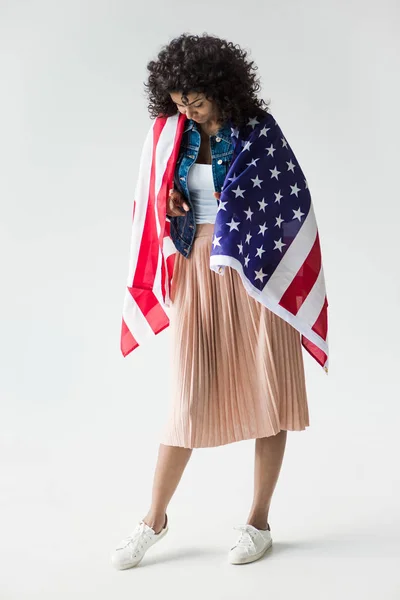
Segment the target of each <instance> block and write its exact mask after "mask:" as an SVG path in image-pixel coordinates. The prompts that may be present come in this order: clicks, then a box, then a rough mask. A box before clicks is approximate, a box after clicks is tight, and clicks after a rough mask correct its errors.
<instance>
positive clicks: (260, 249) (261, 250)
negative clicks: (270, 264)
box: [256, 246, 265, 258]
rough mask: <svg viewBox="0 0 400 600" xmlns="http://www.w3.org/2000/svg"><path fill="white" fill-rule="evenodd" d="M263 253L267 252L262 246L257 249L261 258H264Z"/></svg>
mask: <svg viewBox="0 0 400 600" xmlns="http://www.w3.org/2000/svg"><path fill="white" fill-rule="evenodd" d="M263 252H265V250H264V248H263V247H262V246H260V247H259V248H257V252H256V256H259V257H260V258H262V254H263Z"/></svg>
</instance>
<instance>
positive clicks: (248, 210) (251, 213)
mask: <svg viewBox="0 0 400 600" xmlns="http://www.w3.org/2000/svg"><path fill="white" fill-rule="evenodd" d="M243 212H244V213H245V215H247V217H246V221H247V219H249V220H250V221H251V215H254V213H253V212H252V210H251V208H250V206H249V208H248V209H247V210H244V211H243Z"/></svg>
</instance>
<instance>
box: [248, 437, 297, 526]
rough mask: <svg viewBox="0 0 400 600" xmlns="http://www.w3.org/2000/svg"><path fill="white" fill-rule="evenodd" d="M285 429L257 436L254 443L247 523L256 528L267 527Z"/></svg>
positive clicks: (283, 448) (281, 455)
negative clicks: (269, 434) (252, 496)
mask: <svg viewBox="0 0 400 600" xmlns="http://www.w3.org/2000/svg"><path fill="white" fill-rule="evenodd" d="M286 437H287V431H286V430H281V431H280V432H279V433H278V434H276V435H272V436H269V437H264V438H258V439H256V443H255V460H254V498H253V505H252V507H251V510H250V514H249V517H248V519H247V523H248V524H249V525H253V527H256V528H257V529H269V524H268V513H269V507H270V504H271V498H272V494H273V492H274V489H275V485H276V482H277V481H278V477H279V472H280V469H281V465H282V461H283V455H284V453H285V446H286Z"/></svg>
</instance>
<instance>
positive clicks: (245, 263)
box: [244, 254, 250, 267]
mask: <svg viewBox="0 0 400 600" xmlns="http://www.w3.org/2000/svg"><path fill="white" fill-rule="evenodd" d="M249 260H250V254H248V255H247V256H245V257H244V266H245V267H247V266H248V264H249Z"/></svg>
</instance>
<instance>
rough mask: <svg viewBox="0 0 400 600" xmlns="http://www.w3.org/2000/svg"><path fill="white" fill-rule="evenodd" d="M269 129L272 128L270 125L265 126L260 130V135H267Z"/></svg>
mask: <svg viewBox="0 0 400 600" xmlns="http://www.w3.org/2000/svg"><path fill="white" fill-rule="evenodd" d="M269 130H270V127H263V128H262V129H261V131H260V137H261V136H262V135H265V137H267V131H269Z"/></svg>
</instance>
